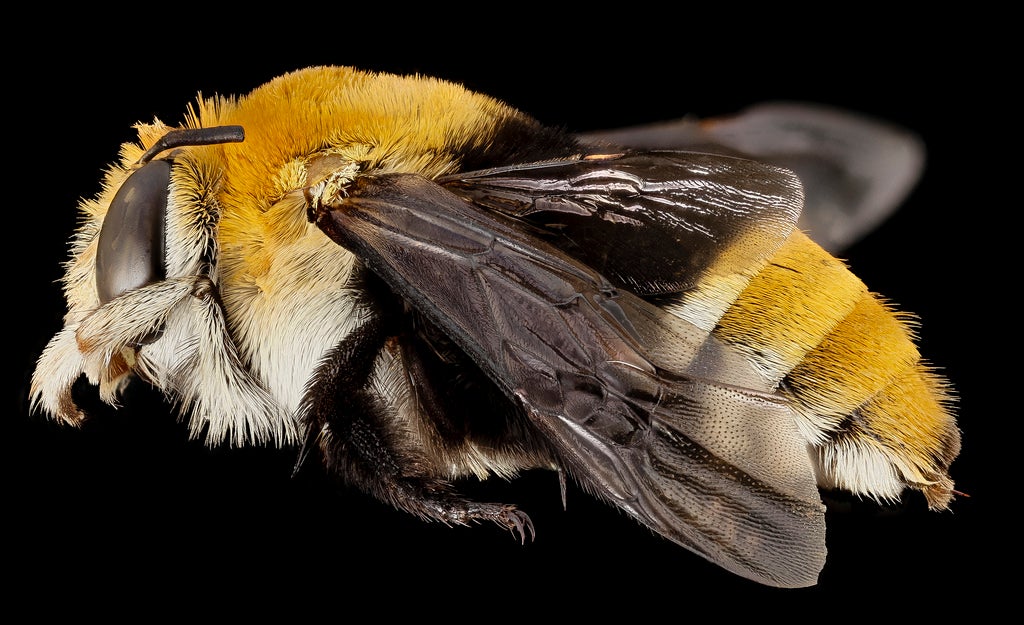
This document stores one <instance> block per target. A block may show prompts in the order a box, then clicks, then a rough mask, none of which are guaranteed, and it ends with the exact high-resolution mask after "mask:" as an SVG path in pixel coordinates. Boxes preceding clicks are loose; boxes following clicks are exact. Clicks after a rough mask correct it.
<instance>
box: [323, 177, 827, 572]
mask: <svg viewBox="0 0 1024 625" xmlns="http://www.w3.org/2000/svg"><path fill="white" fill-rule="evenodd" d="M463 189H465V187H463ZM316 219H317V223H318V225H319V226H320V228H321V229H323V230H324V231H325V232H326V233H327V234H328V235H329V236H331V237H332V238H333V239H334V240H335V241H337V242H338V243H339V244H341V245H343V246H345V247H347V248H349V249H350V250H352V251H353V252H355V253H356V254H358V255H359V257H360V258H362V259H363V260H364V262H366V263H367V265H368V266H369V267H370V268H371V269H372V270H373V271H374V272H376V273H377V274H378V275H379V276H380V277H381V278H382V279H384V280H385V281H386V282H388V283H389V284H390V286H391V287H392V288H393V289H394V290H395V291H396V292H397V293H399V294H401V295H402V296H404V297H405V298H406V299H407V300H408V301H409V302H410V303H411V304H412V305H413V306H415V307H416V308H417V309H418V310H419V311H420V312H421V313H422V314H424V315H425V316H427V317H428V318H429V319H430V320H431V321H432V322H433V323H435V324H436V325H437V326H438V327H439V328H441V329H442V330H443V331H444V332H445V333H446V334H448V335H449V337H450V338H451V339H452V340H453V341H455V342H456V343H457V344H458V345H460V347H461V348H462V349H463V350H464V351H465V352H466V353H467V354H468V355H469V356H470V357H471V358H472V359H473V360H474V361H475V362H476V363H477V365H478V366H480V368H481V369H482V370H483V371H485V372H486V373H487V374H488V375H489V376H490V377H491V378H492V379H494V380H495V381H496V382H497V383H498V385H499V386H500V387H501V388H502V389H503V390H504V391H505V393H506V394H508V396H509V397H511V398H513V399H514V400H515V401H517V402H518V403H519V404H520V405H521V407H522V409H523V410H525V411H526V413H527V414H528V415H529V417H530V418H531V420H532V422H533V423H534V424H535V426H536V427H537V428H539V429H540V430H541V431H542V432H544V433H545V434H546V435H547V437H548V438H549V440H550V441H551V442H552V443H554V444H555V446H556V447H557V449H558V450H559V454H560V456H561V457H562V458H563V459H564V461H565V462H566V463H567V465H568V466H569V468H570V471H571V472H572V474H573V475H574V477H575V478H576V479H578V480H579V481H581V482H582V483H583V484H584V485H585V486H586V487H588V489H590V490H591V491H593V492H595V493H597V494H599V495H601V496H602V497H604V498H605V499H607V500H609V501H611V502H613V503H614V504H616V505H618V506H620V507H621V508H622V509H624V510H626V511H627V512H629V513H630V514H631V515H632V516H634V517H635V518H636V519H638V520H639V521H640V522H642V523H644V524H646V525H647V526H649V527H651V528H652V529H654V530H655V531H657V532H659V533H661V534H662V535H664V536H665V537H667V538H669V539H671V540H673V541H675V542H677V543H679V544H681V545H683V546H685V547H687V548H689V549H691V550H693V551H695V552H696V553H699V554H700V555H702V556H704V557H706V558H708V559H709V560H711V561H713V562H715V563H717V564H719V565H721V566H723V567H724V568H726V569H728V570H731V571H734V572H736V573H738V574H740V575H743V576H745V577H749V578H752V579H755V580H758V581H761V582H763V583H768V584H773V585H779V586H805V585H811V584H813V583H814V582H815V581H816V578H817V574H818V572H819V570H820V569H821V567H822V566H823V564H824V556H825V547H824V508H823V506H822V504H821V502H820V500H819V498H818V495H817V490H816V487H815V484H814V478H813V470H812V468H811V464H810V460H809V458H808V456H807V452H806V449H805V445H804V444H803V442H802V440H801V439H800V437H799V436H798V434H797V432H796V428H795V425H794V422H793V420H792V417H791V415H790V414H789V411H788V409H787V408H786V406H785V405H784V404H782V403H780V401H779V400H777V399H776V398H774V397H773V396H771V395H770V394H768V393H766V392H764V389H760V388H753V389H746V388H742V387H741V386H739V385H738V384H739V383H743V382H745V381H747V380H756V379H757V378H756V376H755V375H753V374H750V373H749V372H738V373H737V372H734V369H735V368H736V367H737V366H741V365H742V363H737V362H730V363H728V364H725V363H722V362H715V359H716V358H718V357H719V356H720V357H722V358H728V357H729V355H730V354H731V352H729V350H727V349H726V348H724V346H719V348H718V349H712V350H709V349H707V348H706V347H705V346H704V341H714V339H712V338H710V337H709V336H706V337H704V338H703V340H696V338H695V337H697V336H699V331H696V330H694V329H692V328H690V329H688V328H685V327H684V326H685V324H683V322H680V321H678V320H670V319H668V315H667V314H666V313H664V312H662V311H660V310H659V309H657V308H655V307H653V306H651V305H649V304H647V303H645V302H643V301H642V300H640V299H639V298H637V297H636V296H634V295H632V294H630V293H628V292H625V291H620V290H617V289H616V288H614V287H613V286H612V285H611V284H610V283H609V282H608V281H607V280H605V278H604V277H603V276H601V275H600V274H599V273H597V272H595V271H593V270H592V269H591V268H590V267H588V266H586V265H584V264H582V263H580V262H578V261H577V260H575V259H573V258H571V257H570V256H568V255H566V254H565V253H563V252H560V251H558V250H556V249H555V248H553V247H551V246H549V245H547V244H546V243H544V242H543V241H541V240H539V239H538V238H536V237H535V236H534V235H532V234H529V233H526V232H524V231H523V229H522V228H521V226H520V225H518V224H515V223H514V222H511V221H509V220H507V219H504V218H501V217H500V216H496V215H488V214H486V213H483V212H481V211H480V210H479V209H478V208H477V207H474V206H473V205H471V204H470V203H467V202H466V201H465V200H464V199H463V198H462V197H460V196H459V195H455V194H453V193H451V192H449V191H447V190H445V189H444V188H442V187H440V186H438V185H436V184H434V183H432V182H430V181H427V180H425V179H422V178H419V177H416V176H411V175H392V176H383V177H377V178H369V177H365V178H360V179H357V181H356V182H355V183H353V185H352V186H351V188H349V189H348V195H347V196H346V197H344V198H340V199H338V200H337V201H336V202H334V203H333V204H332V205H330V206H327V207H323V208H322V209H321V210H319V211H318V212H317V213H316ZM663 319H666V320H665V321H662V320H663ZM652 339H657V340H659V341H667V342H668V344H670V345H677V348H678V352H679V353H680V355H678V356H677V357H672V358H668V357H665V356H664V355H662V356H659V355H658V354H657V353H656V352H657V350H654V349H650V348H649V347H648V346H647V343H648V342H649V341H651V340H652ZM661 349H662V351H665V350H666V349H667V348H661ZM651 354H653V355H651ZM709 372H711V375H718V374H721V375H722V377H723V378H725V379H727V380H729V381H728V382H724V383H720V382H718V381H716V380H713V379H710V378H709V377H706V376H707V375H709Z"/></svg>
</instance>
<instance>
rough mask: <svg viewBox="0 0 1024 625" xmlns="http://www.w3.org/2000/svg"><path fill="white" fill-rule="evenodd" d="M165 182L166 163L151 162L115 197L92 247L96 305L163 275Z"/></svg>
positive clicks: (167, 175) (168, 178) (168, 175)
mask: <svg viewBox="0 0 1024 625" xmlns="http://www.w3.org/2000/svg"><path fill="white" fill-rule="evenodd" d="M170 181H171V163H170V161H167V160H157V161H150V162H148V163H146V164H145V165H143V166H142V167H141V168H139V169H138V170H136V171H135V172H134V173H132V174H131V175H130V176H129V177H128V179H127V180H125V182H124V184H123V185H121V188H120V189H118V191H117V193H116V194H115V195H114V199H113V201H112V202H111V203H110V208H109V209H108V210H107V216H106V217H105V218H104V219H103V227H102V229H101V230H100V240H99V246H98V247H97V249H96V293H97V295H99V298H100V303H101V304H106V303H107V302H109V301H110V300H112V299H114V298H115V297H117V296H119V295H121V294H122V293H125V292H126V291H130V290H132V289H137V288H139V287H142V286H146V285H147V284H152V283H154V282H157V281H159V280H162V279H163V278H164V229H165V217H166V215H167V195H168V193H169V190H168V186H169V184H170Z"/></svg>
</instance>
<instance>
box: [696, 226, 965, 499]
mask: <svg viewBox="0 0 1024 625" xmlns="http://www.w3.org/2000/svg"><path fill="white" fill-rule="evenodd" d="M715 334H716V335H718V336H719V337H720V338H722V339H724V340H726V341H727V342H729V343H731V344H733V345H735V346H737V347H738V348H739V349H741V350H742V351H744V352H746V353H747V354H748V356H749V357H750V358H751V360H752V361H753V362H754V363H755V365H756V366H757V368H758V369H759V370H760V371H761V372H762V374H763V375H764V376H765V377H766V378H768V379H769V380H770V381H771V382H773V383H775V384H777V385H778V388H779V390H780V392H781V393H783V394H784V395H786V396H787V397H789V398H790V400H791V402H792V404H791V405H792V407H793V410H794V412H795V413H796V414H797V416H798V426H799V428H800V430H801V432H802V433H803V435H804V436H805V437H806V438H807V440H808V442H809V443H810V444H811V445H812V448H813V450H814V453H815V454H816V456H817V458H816V460H817V465H818V472H819V474H818V481H819V484H821V485H822V486H825V487H839V488H844V489H846V490H850V491H851V492H853V493H856V494H859V495H865V496H869V497H872V498H875V499H880V500H894V499H897V498H898V497H899V494H900V493H901V492H902V491H903V489H904V488H906V487H908V486H909V487H913V488H917V489H920V490H921V491H922V492H923V493H924V494H925V497H926V498H927V500H928V503H929V505H930V506H931V507H933V508H945V507H946V506H947V505H948V503H949V500H950V499H951V497H952V486H953V484H952V481H951V480H950V479H949V477H948V474H947V471H948V468H949V465H950V464H951V463H952V461H953V459H954V458H955V457H956V455H957V453H958V451H959V444H960V439H959V430H958V429H957V427H956V423H955V421H954V418H953V416H952V414H951V412H950V409H951V404H952V400H951V392H950V390H949V387H948V384H947V383H946V382H945V380H944V379H943V378H942V377H941V376H939V375H937V374H936V373H935V372H933V371H932V370H931V369H930V368H929V367H928V366H927V364H926V363H924V362H923V361H922V358H921V355H920V352H919V351H918V349H917V346H916V344H915V342H914V332H913V323H912V318H910V317H909V316H907V315H901V314H900V313H897V312H895V311H894V310H893V309H892V308H890V307H889V306H888V305H887V304H886V303H885V302H884V301H882V300H881V299H880V298H879V297H878V296H876V295H875V294H873V293H871V292H870V291H868V289H867V287H866V286H865V285H864V284H863V283H862V282H861V281H860V280H859V279H858V278H857V277H856V276H854V275H853V274H852V273H851V272H850V271H849V270H848V269H847V268H846V267H845V265H844V264H843V263H842V262H841V261H839V260H837V259H835V258H833V257H832V256H831V255H829V254H828V253H827V252H825V251H824V250H823V249H821V248H820V247H819V246H818V245H816V244H815V243H813V242H812V241H811V240H810V239H809V238H808V237H807V236H806V235H804V234H803V233H801V232H794V233H793V235H791V236H790V237H789V239H788V240H787V242H786V243H785V245H783V247H782V248H781V249H780V250H779V251H778V252H777V253H776V254H775V255H774V256H773V257H772V259H771V260H770V261H769V262H768V264H767V265H766V266H765V267H764V268H763V269H762V271H760V272H759V273H758V274H756V275H755V276H754V277H753V278H752V279H751V280H750V282H749V283H748V285H747V286H746V288H745V289H744V290H743V291H742V292H741V293H740V295H739V297H738V298H737V299H736V301H735V302H734V303H733V304H732V306H730V308H729V309H728V310H727V311H726V313H725V315H724V316H723V317H722V318H721V319H720V320H719V323H718V326H717V327H716V329H715Z"/></svg>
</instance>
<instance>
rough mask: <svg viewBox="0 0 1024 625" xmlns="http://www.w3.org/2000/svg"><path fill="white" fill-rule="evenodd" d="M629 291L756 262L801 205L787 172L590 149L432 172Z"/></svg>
mask: <svg viewBox="0 0 1024 625" xmlns="http://www.w3.org/2000/svg"><path fill="white" fill-rule="evenodd" d="M439 182H440V183H441V184H443V185H444V186H445V187H446V188H448V189H449V190H451V191H453V192H455V193H457V194H459V195H462V196H464V197H466V198H467V199H469V200H471V201H472V202H473V203H475V204H476V205H477V206H480V207H483V208H486V209H488V210H492V211H498V212H501V213H503V214H505V215H509V216H512V217H515V218H516V219H518V220H520V221H522V222H523V223H528V224H531V225H532V226H533V227H534V228H536V230H535V231H534V234H536V235H537V236H538V237H541V238H543V239H545V240H546V241H548V242H549V243H551V244H552V245H554V246H555V247H557V248H559V249H561V250H563V251H564V252H566V253H567V254H568V255H569V256H572V257H574V258H577V259H579V260H581V261H583V262H584V263H585V264H587V265H589V266H590V267H592V268H593V269H595V270H596V271H598V272H600V273H601V274H603V275H604V276H606V277H607V278H608V279H609V280H611V281H612V282H614V283H616V284H617V285H620V286H623V287H625V288H628V289H629V290H631V291H632V292H634V293H635V294H637V295H641V296H646V295H661V294H667V293H678V292H681V291H687V290H690V289H693V288H694V287H695V286H696V285H697V284H699V283H701V282H702V281H703V282H708V281H714V280H715V279H716V278H723V277H726V276H731V275H734V274H736V273H741V272H742V271H743V270H745V269H747V268H750V267H759V266H760V265H761V264H762V263H763V262H764V261H766V260H767V259H768V258H770V257H771V256H772V255H773V254H774V253H775V251H776V250H777V249H778V248H779V247H780V246H781V245H782V243H783V242H784V241H785V240H786V237H788V236H789V234H790V232H791V231H792V230H793V228H794V227H795V225H796V223H797V219H798V216H799V214H800V209H801V206H802V199H803V196H802V191H801V188H800V182H799V180H797V178H796V176H794V175H793V174H792V173H791V172H789V171H787V170H785V169H780V168H778V167H775V166H772V165H766V164H764V163H759V162H755V161H751V160H747V159H740V158H731V157H726V156H721V155H713V154H699V153H690V152H643V153H628V154H616V155H595V156H589V157H586V158H580V159H573V160H567V161H557V162H547V163H538V164H534V165H527V166H514V167H505V168H496V169H491V170H485V171H477V172H468V173H460V174H456V175H453V176H449V177H447V178H443V179H441V180H440V181H439Z"/></svg>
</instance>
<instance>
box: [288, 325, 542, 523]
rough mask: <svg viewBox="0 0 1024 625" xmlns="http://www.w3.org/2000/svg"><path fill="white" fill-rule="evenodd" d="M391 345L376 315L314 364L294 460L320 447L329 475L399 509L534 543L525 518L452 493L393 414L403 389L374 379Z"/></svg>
mask: <svg viewBox="0 0 1024 625" xmlns="http://www.w3.org/2000/svg"><path fill="white" fill-rule="evenodd" d="M389 340H393V336H392V333H390V332H388V331H387V328H386V324H385V323H384V321H383V320H382V318H381V316H380V315H377V314H371V315H370V318H369V319H368V320H367V321H366V322H365V323H363V325H361V326H360V327H359V328H357V329H356V330H354V331H352V332H351V333H350V334H349V335H348V336H347V337H346V338H345V339H344V340H343V341H341V343H339V344H338V345H337V346H336V347H335V348H334V349H333V350H331V352H330V353H329V354H328V355H327V357H326V358H325V359H324V360H323V361H322V362H321V364H320V366H319V367H317V369H316V371H315V372H314V373H313V377H312V380H311V384H310V385H309V387H308V388H307V390H306V394H305V396H304V398H303V400H302V403H301V405H300V409H299V416H300V419H301V422H302V424H303V425H304V427H305V428H306V432H307V435H306V444H305V447H304V448H303V451H302V454H301V455H300V462H302V461H303V459H304V458H305V457H306V456H307V455H309V454H310V453H311V452H312V451H313V450H314V449H317V448H318V449H319V452H320V455H321V457H322V459H323V463H324V466H325V468H326V470H327V471H328V473H329V474H330V475H332V476H334V477H337V478H339V479H340V480H342V481H343V482H344V483H346V484H348V485H351V486H355V487H356V488H360V489H362V490H363V491H364V492H366V493H368V494H370V495H372V496H374V497H376V498H377V499H379V500H381V501H383V502H386V503H389V504H391V505H392V506H393V507H395V508H397V509H399V510H404V511H405V512H408V513H410V514H414V515H416V516H418V517H420V518H421V519H424V520H429V521H441V522H443V523H445V524H448V525H469V524H470V523H471V522H475V521H481V520H483V521H492V522H494V523H497V524H498V525H500V526H502V527H504V528H506V529H508V530H509V531H511V532H512V533H513V535H516V536H518V537H519V539H520V540H521V541H522V542H525V541H526V538H527V534H529V536H530V538H531V539H532V538H533V534H534V530H533V523H532V522H531V521H530V518H529V517H528V516H527V515H526V513H524V512H522V511H520V510H518V509H516V507H515V506H512V505H507V504H496V503H480V502H476V501H472V500H470V499H467V498H465V497H464V496H462V495H460V494H459V493H457V492H456V491H455V489H454V487H453V486H452V484H451V483H450V482H449V481H448V480H446V479H443V478H441V477H438V471H435V470H434V467H435V464H436V463H435V462H434V461H433V460H432V459H431V458H430V457H428V455H427V454H426V453H425V452H424V450H423V449H422V448H420V447H419V446H417V445H415V444H414V441H412V440H410V438H409V437H408V435H407V434H406V433H405V432H404V431H403V429H402V428H401V427H400V426H399V424H398V423H397V422H396V420H395V419H394V418H393V417H392V416H391V410H393V408H392V406H391V405H390V404H389V401H392V400H394V398H395V396H396V395H397V394H398V393H401V392H405V391H404V390H402V389H400V388H394V387H398V383H392V387H393V388H387V387H386V385H387V383H384V384H383V385H382V383H381V382H382V381H381V380H377V381H376V382H377V383H374V380H373V377H374V374H375V370H376V368H377V366H378V364H379V362H380V359H381V358H382V356H383V355H384V350H386V348H387V344H388V341H389ZM382 388H383V390H382ZM419 416H420V418H422V417H423V415H419Z"/></svg>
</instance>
